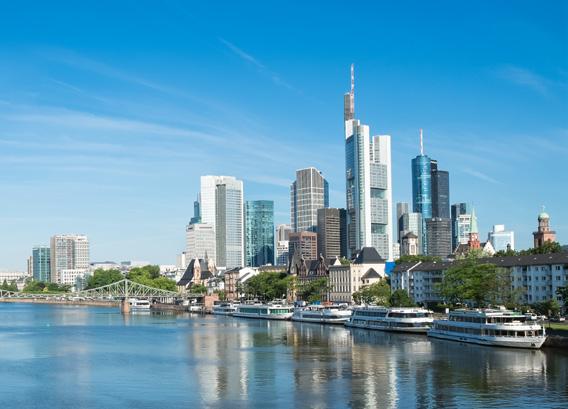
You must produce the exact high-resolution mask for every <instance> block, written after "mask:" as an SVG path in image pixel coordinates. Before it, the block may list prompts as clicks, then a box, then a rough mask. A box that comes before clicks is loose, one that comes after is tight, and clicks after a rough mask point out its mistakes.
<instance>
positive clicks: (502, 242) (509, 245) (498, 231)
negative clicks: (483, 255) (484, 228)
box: [487, 224, 515, 251]
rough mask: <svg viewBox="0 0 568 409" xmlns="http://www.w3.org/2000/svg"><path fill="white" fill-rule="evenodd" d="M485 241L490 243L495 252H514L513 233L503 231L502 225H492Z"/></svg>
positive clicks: (503, 226)
mask: <svg viewBox="0 0 568 409" xmlns="http://www.w3.org/2000/svg"><path fill="white" fill-rule="evenodd" d="M487 240H488V241H490V242H491V245H492V246H493V248H494V249H495V251H507V250H509V249H510V250H515V232H514V231H507V230H505V225H504V224H496V225H494V226H493V230H492V231H490V232H489V236H488V237H487Z"/></svg>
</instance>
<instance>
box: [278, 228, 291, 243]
mask: <svg viewBox="0 0 568 409" xmlns="http://www.w3.org/2000/svg"><path fill="white" fill-rule="evenodd" d="M291 232H292V226H290V225H289V224H279V225H278V226H276V241H288V240H289V239H290V233H291Z"/></svg>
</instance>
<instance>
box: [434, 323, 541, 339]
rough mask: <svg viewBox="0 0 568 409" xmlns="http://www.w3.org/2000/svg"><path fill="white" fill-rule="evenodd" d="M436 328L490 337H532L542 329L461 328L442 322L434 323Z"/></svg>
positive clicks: (538, 334)
mask: <svg viewBox="0 0 568 409" xmlns="http://www.w3.org/2000/svg"><path fill="white" fill-rule="evenodd" d="M435 327H436V329H438V330H440V331H450V332H458V333H461V334H471V335H487V336H491V337H523V338H524V337H534V336H540V335H542V330H536V331H511V330H493V329H479V328H462V327H453V326H449V325H444V324H436V325H435Z"/></svg>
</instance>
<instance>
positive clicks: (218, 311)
mask: <svg viewBox="0 0 568 409" xmlns="http://www.w3.org/2000/svg"><path fill="white" fill-rule="evenodd" d="M235 311H237V307H236V306H235V305H234V304H231V303H229V302H223V303H220V304H217V305H214V306H213V314H215V315H233V313H234V312H235Z"/></svg>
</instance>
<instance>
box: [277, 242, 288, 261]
mask: <svg viewBox="0 0 568 409" xmlns="http://www.w3.org/2000/svg"><path fill="white" fill-rule="evenodd" d="M289 243H290V242H289V241H288V240H281V241H278V242H277V243H276V265H277V266H287V265H288V259H289V252H288V249H289Z"/></svg>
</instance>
